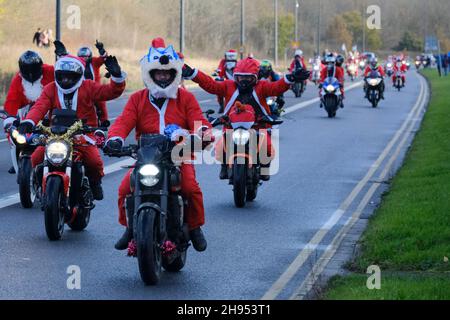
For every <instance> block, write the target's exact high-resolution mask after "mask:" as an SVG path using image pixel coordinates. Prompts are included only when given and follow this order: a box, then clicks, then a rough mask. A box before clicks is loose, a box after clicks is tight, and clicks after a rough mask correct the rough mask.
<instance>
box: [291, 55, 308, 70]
mask: <svg viewBox="0 0 450 320" xmlns="http://www.w3.org/2000/svg"><path fill="white" fill-rule="evenodd" d="M296 60H297V59H294V60H292V62H291V66H290V67H289V72H293V71H294V70H295V61H296ZM300 64H301V66H302V68H303V69H306V64H305V58H304V57H301V58H300Z"/></svg>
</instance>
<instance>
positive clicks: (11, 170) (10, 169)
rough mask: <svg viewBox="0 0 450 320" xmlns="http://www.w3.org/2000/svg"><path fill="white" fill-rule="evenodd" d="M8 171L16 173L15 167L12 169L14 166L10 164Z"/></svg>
mask: <svg viewBox="0 0 450 320" xmlns="http://www.w3.org/2000/svg"><path fill="white" fill-rule="evenodd" d="M8 173H9V174H16V169H14V166H11V168H9V170H8Z"/></svg>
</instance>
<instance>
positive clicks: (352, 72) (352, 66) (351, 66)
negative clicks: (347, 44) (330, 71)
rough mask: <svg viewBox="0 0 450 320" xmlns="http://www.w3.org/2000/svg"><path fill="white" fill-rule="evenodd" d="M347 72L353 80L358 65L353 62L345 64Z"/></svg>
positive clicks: (356, 74) (356, 73)
mask: <svg viewBox="0 0 450 320" xmlns="http://www.w3.org/2000/svg"><path fill="white" fill-rule="evenodd" d="M347 74H348V76H349V77H350V79H351V80H352V81H355V79H356V77H357V76H358V66H357V65H356V64H354V63H351V64H349V65H347Z"/></svg>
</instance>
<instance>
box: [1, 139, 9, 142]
mask: <svg viewBox="0 0 450 320" xmlns="http://www.w3.org/2000/svg"><path fill="white" fill-rule="evenodd" d="M6 141H8V139H1V140H0V142H6Z"/></svg>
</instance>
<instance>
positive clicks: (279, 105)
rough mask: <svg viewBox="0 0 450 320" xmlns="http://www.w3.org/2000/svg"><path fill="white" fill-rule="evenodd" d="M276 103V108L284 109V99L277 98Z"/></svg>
mask: <svg viewBox="0 0 450 320" xmlns="http://www.w3.org/2000/svg"><path fill="white" fill-rule="evenodd" d="M276 102H277V104H278V108H280V109H281V108H283V107H284V105H285V103H286V102H285V101H284V99H283V97H277V100H276Z"/></svg>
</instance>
